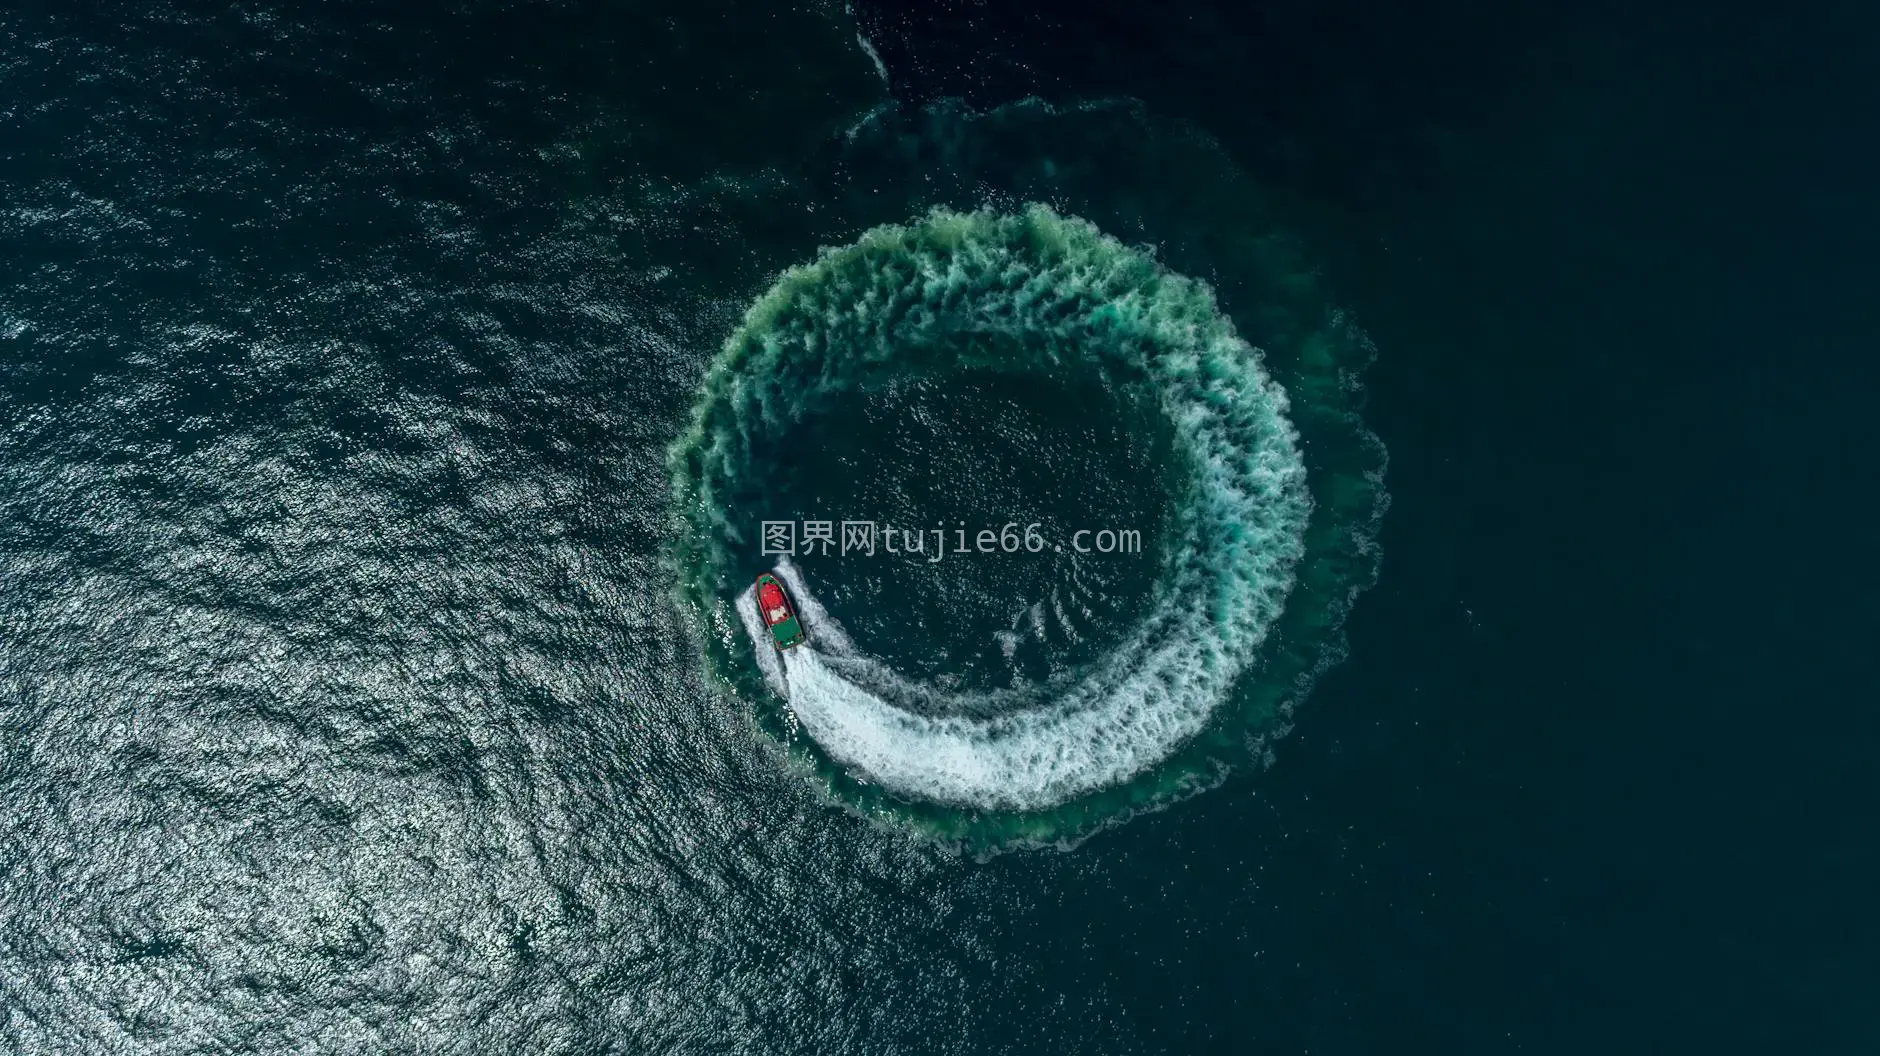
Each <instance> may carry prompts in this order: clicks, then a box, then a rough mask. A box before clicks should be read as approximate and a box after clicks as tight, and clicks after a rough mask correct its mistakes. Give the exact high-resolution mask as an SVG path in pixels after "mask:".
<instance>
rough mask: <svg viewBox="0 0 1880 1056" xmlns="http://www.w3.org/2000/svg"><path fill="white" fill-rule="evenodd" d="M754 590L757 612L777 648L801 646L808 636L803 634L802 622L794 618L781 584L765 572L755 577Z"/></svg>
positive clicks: (791, 607)
mask: <svg viewBox="0 0 1880 1056" xmlns="http://www.w3.org/2000/svg"><path fill="white" fill-rule="evenodd" d="M756 590H757V611H758V612H760V613H763V615H764V626H766V627H769V628H770V636H771V637H772V638H774V639H776V642H777V648H779V649H788V648H790V647H792V646H797V645H802V644H803V641H804V639H805V638H807V637H808V635H805V634H804V633H803V624H802V621H800V620H798V619H797V618H796V608H795V607H794V606H792V605H791V604H790V596H789V595H788V594H785V593H784V592H783V584H782V583H780V582H778V581H777V577H776V576H773V575H771V574H770V573H768V572H766V573H764V574H763V575H761V576H758V577H757V587H756Z"/></svg>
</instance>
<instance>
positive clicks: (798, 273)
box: [671, 204, 1313, 811]
mask: <svg viewBox="0 0 1880 1056" xmlns="http://www.w3.org/2000/svg"><path fill="white" fill-rule="evenodd" d="M977 337H1015V338H1022V340H1017V341H978V340H973V338H977ZM1065 369H1094V370H1097V371H1100V372H1103V373H1105V374H1108V375H1112V376H1115V377H1117V378H1126V379H1146V383H1147V384H1148V385H1150V386H1152V388H1153V390H1154V392H1155V394H1156V397H1157V399H1158V401H1159V403H1160V406H1161V409H1162V411H1163V413H1164V414H1165V415H1166V416H1167V418H1168V420H1169V422H1170V424H1171V426H1172V428H1173V433H1174V438H1175V446H1176V450H1177V453H1178V456H1179V457H1180V458H1181V460H1182V462H1183V463H1184V465H1185V467H1186V470H1187V473H1188V477H1187V479H1186V480H1184V481H1181V482H1179V486H1180V487H1181V488H1182V489H1183V501H1182V502H1181V503H1180V504H1179V507H1178V513H1177V517H1176V523H1175V526H1174V531H1173V537H1174V539H1175V543H1174V545H1173V547H1172V548H1171V553H1172V555H1173V556H1172V558H1171V560H1170V561H1169V562H1168V565H1167V567H1166V569H1165V570H1164V573H1163V581H1162V584H1161V589H1159V590H1158V591H1157V592H1156V596H1155V599H1154V601H1153V603H1152V604H1151V606H1150V608H1149V609H1148V611H1146V612H1145V613H1144V614H1143V615H1142V617H1141V619H1140V622H1139V623H1138V624H1137V625H1136V626H1135V628H1134V629H1133V631H1131V632H1130V633H1129V634H1128V635H1127V636H1126V638H1125V639H1124V640H1123V641H1122V642H1121V643H1119V644H1118V645H1117V646H1115V647H1114V648H1113V649H1111V650H1110V651H1108V652H1107V653H1106V654H1104V655H1103V656H1102V657H1101V658H1100V659H1098V660H1096V661H1093V662H1092V663H1090V664H1088V665H1086V666H1085V667H1083V668H1081V669H1079V670H1077V671H1075V672H1073V673H1072V674H1071V675H1070V676H1068V677H1066V678H1064V679H1061V680H1058V681H1056V682H1054V683H1053V685H1052V686H1051V687H1049V690H1048V692H1043V693H1040V692H1038V691H1035V690H988V691H975V692H970V693H964V692H949V691H947V690H944V689H941V688H939V687H936V686H933V685H930V684H926V683H924V682H920V681H917V680H914V679H909V678H906V677H903V676H902V675H901V674H900V673H898V672H896V671H895V670H894V669H893V668H891V667H890V666H888V665H886V664H885V663H883V662H882V661H880V660H879V659H877V658H875V657H871V656H870V655H868V654H867V653H866V652H865V651H864V650H862V649H860V648H859V647H857V646H856V644H855V643H854V642H852V641H850V640H849V639H848V637H847V636H846V635H844V634H842V633H840V629H839V627H837V626H836V625H835V624H834V621H832V620H830V619H828V617H827V614H826V613H822V612H821V611H820V606H818V605H817V604H816V601H815V597H814V593H813V591H812V590H811V589H810V585H809V584H807V583H806V582H804V581H803V580H802V579H801V577H800V576H798V575H796V574H795V573H794V571H793V570H788V569H786V574H787V575H789V576H790V577H791V578H792V583H791V585H792V586H793V587H794V588H795V593H796V595H797V597H798V600H799V603H800V604H801V605H802V606H803V608H804V610H805V612H804V615H805V618H806V622H807V623H808V624H809V626H810V627H811V629H812V633H813V634H814V640H813V642H812V643H811V644H810V645H809V646H806V647H803V648H799V649H797V650H794V651H792V652H790V653H788V654H786V655H785V656H784V657H783V660H782V663H781V665H778V664H776V662H775V657H774V656H773V655H772V654H770V653H769V652H768V651H769V650H770V649H771V646H770V643H769V640H768V636H767V635H766V634H764V633H762V632H763V629H762V626H761V624H760V623H758V622H757V621H756V620H755V615H756V614H755V612H754V611H752V610H751V608H750V603H749V600H748V597H746V596H745V595H746V594H747V592H746V591H743V590H741V589H740V588H741V586H742V584H741V583H738V582H735V581H736V577H734V576H731V575H730V574H729V573H730V570H731V569H732V567H733V565H734V564H735V562H734V560H733V553H734V550H735V549H736V548H739V547H744V546H748V544H749V542H750V540H748V539H747V532H748V526H747V525H746V524H745V523H744V522H743V521H742V520H740V519H739V510H738V503H737V502H736V501H735V497H736V496H737V495H738V494H739V493H740V491H741V490H742V489H746V488H748V487H749V484H750V476H751V474H752V473H753V471H754V466H755V461H756V455H755V450H756V448H757V447H758V446H759V445H760V443H761V441H762V439H763V438H765V437H768V436H774V435H776V434H777V433H778V432H779V431H780V430H781V429H783V428H785V427H787V426H788V425H790V424H792V423H795V422H797V421H800V420H802V419H803V418H805V417H806V416H809V415H812V414H814V413H815V411H816V409H817V407H818V405H819V404H820V403H821V402H822V401H824V400H826V399H828V398H830V397H832V396H834V395H836V394H838V393H841V392H845V391H848V390H851V389H854V388H856V387H859V386H865V385H870V384H875V383H879V382H881V381H883V380H885V379H887V378H891V377H900V376H904V375H907V374H917V375H934V374H945V373H946V372H951V371H962V370H1010V371H1038V372H1056V371H1060V370H1065ZM1288 411H1289V406H1288V400H1287V396H1286V393H1285V392H1284V391H1283V390H1282V389H1281V387H1280V385H1279V384H1278V383H1277V382H1275V381H1274V380H1273V378H1272V377H1271V376H1269V374H1268V373H1267V371H1266V370H1265V369H1264V367H1263V364H1262V358H1261V354H1260V353H1259V352H1258V351H1257V350H1256V349H1254V348H1253V347H1252V346H1251V345H1250V344H1248V342H1246V341H1245V340H1243V339H1242V338H1241V337H1240V336H1239V334H1238V333H1237V332H1236V330H1235V327H1234V324H1233V322H1232V321H1231V320H1230V319H1229V318H1228V317H1227V315H1226V314H1225V313H1224V312H1222V311H1221V309H1220V307H1219V306H1218V305H1217V303H1216V301H1215V298H1214V296H1213V294H1212V292H1211V291H1210V290H1209V288H1208V287H1207V286H1206V285H1204V284H1203V283H1200V282H1198V281H1196V280H1194V279H1191V278H1187V277H1184V276H1181V275H1178V274H1175V273H1173V272H1171V271H1170V270H1168V269H1167V268H1165V267H1163V266H1161V265H1160V264H1159V263H1158V262H1157V261H1156V260H1155V258H1154V257H1153V256H1152V255H1151V254H1150V253H1149V252H1147V251H1146V250H1143V249H1138V248H1133V247H1130V246H1126V245H1124V244H1123V243H1121V242H1119V241H1117V240H1116V239H1114V238H1110V237H1108V236H1106V235H1104V234H1103V233H1102V232H1100V231H1098V230H1097V228H1096V227H1095V226H1093V225H1091V224H1090V223H1088V222H1085V221H1083V220H1080V219H1077V218H1075V217H1068V216H1062V215H1059V214H1058V213H1056V212H1054V211H1053V210H1051V209H1050V208H1047V207H1045V206H1042V205H1036V204H1032V205H1029V206H1026V207H1024V208H1022V209H1019V210H1016V211H1011V212H998V211H993V210H978V211H971V212H955V211H948V210H944V209H939V210H935V211H933V212H931V213H930V214H928V215H927V216H926V217H924V218H923V219H921V220H919V221H917V222H915V223H912V224H906V225H895V224H891V225H884V226H880V227H877V228H874V229H872V230H869V231H868V232H866V233H865V234H864V235H862V236H861V237H860V238H859V239H857V240H856V241H855V242H854V243H852V244H850V245H847V246H843V247H840V248H835V249H829V250H825V251H824V252H823V254H822V255H821V256H820V258H819V259H817V260H816V261H814V262H812V263H809V264H806V265H802V266H799V267H796V268H793V269H790V270H789V271H787V272H786V273H785V274H784V275H783V276H782V277H781V278H780V279H779V280H778V281H777V283H776V284H775V285H774V286H773V287H772V288H771V289H770V290H769V291H768V292H767V293H765V294H764V295H763V296H762V297H760V298H759V299H758V300H757V301H756V303H754V304H753V305H752V306H751V308H750V310H749V311H748V312H747V313H746V315H745V318H744V321H743V323H742V325H741V326H739V327H738V328H737V330H736V331H735V332H734V333H733V334H732V335H731V337H730V338H729V339H728V340H727V342H726V344H725V346H724V349H723V351H722V352H721V353H720V355H719V356H718V358H717V359H716V360H715V361H714V363H713V364H712V366H711V368H710V370H709V371H708V373H707V375H706V379H705V383H704V386H703V391H702V393H701V396H700V398H699V400H698V402H697V404H696V405H695V410H694V415H693V420H692V423H691V425H690V427H689V428H688V429H687V431H686V432H685V434H684V435H682V436H681V437H680V439H679V440H678V441H677V442H676V443H675V444H674V446H673V449H672V455H671V462H672V470H673V487H674V496H675V499H676V501H677V503H678V506H679V509H680V511H681V514H682V516H683V517H684V518H685V519H686V521H687V524H688V529H689V530H688V533H687V538H686V539H685V541H684V542H682V543H681V547H680V548H681V557H682V560H683V561H684V562H685V564H686V565H687V566H688V567H690V568H692V569H694V570H695V571H696V572H697V573H698V574H699V575H700V577H701V580H700V581H701V582H704V583H709V584H715V585H716V587H715V589H716V590H717V591H722V592H734V593H733V594H732V596H733V597H734V598H736V599H738V600H737V601H736V602H735V604H736V605H737V606H738V608H739V611H740V615H741V616H742V621H741V622H742V623H743V624H744V627H745V629H746V631H747V636H748V638H749V641H750V643H751V646H752V648H753V650H754V656H755V659H756V661H757V663H758V664H759V665H760V666H761V668H762V670H763V672H764V674H765V676H766V680H767V681H768V682H769V684H770V685H771V687H772V688H773V689H774V690H776V691H778V692H779V693H781V694H782V695H784V696H785V697H786V698H787V699H788V701H789V705H790V708H791V711H792V712H793V713H794V716H795V718H796V719H797V721H798V722H800V723H801V726H802V729H803V730H804V731H806V732H807V733H808V734H809V736H811V737H812V738H814V739H815V741H816V742H817V743H818V744H819V745H820V746H821V747H822V749H823V750H824V751H825V752H826V753H827V754H828V755H829V756H830V757H832V758H833V759H835V760H837V761H838V762H840V763H841V764H843V765H844V766H846V767H848V768H850V769H851V770H853V771H855V772H856V773H858V774H859V775H861V776H863V777H865V778H866V779H868V780H871V781H873V782H876V783H878V784H880V785H882V786H884V787H886V788H888V789H890V790H892V791H894V792H897V793H899V794H902V795H905V796H909V797H914V798H917V799H921V800H926V801H930V802H933V803H939V804H948V805H953V806H960V807H971V808H979V809H995V810H1020V811H1030V810H1041V809H1045V808H1050V807H1053V806H1057V805H1059V804H1063V803H1065V802H1067V801H1069V800H1072V799H1075V798H1076V797H1078V796H1080V795H1083V794H1085V793H1088V792H1090V791H1092V790H1094V789H1098V788H1102V787H1105V786H1111V785H1116V784H1119V783H1122V782H1125V781H1127V780H1128V779H1129V778H1131V777H1132V776H1134V775H1136V774H1139V773H1141V772H1142V771H1144V770H1145V769H1148V768H1150V767H1153V766H1154V765H1155V764H1156V763H1158V762H1160V761H1161V760H1163V759H1164V758H1166V757H1167V756H1168V755H1169V754H1170V753H1171V752H1173V751H1174V750H1175V749H1176V748H1177V747H1178V746H1179V745H1181V744H1182V743H1183V742H1184V741H1185V740H1187V739H1189V738H1191V737H1193V736H1194V735H1195V734H1196V733H1197V732H1198V731H1200V730H1201V729H1202V727H1203V726H1204V725H1205V724H1206V723H1207V721H1208V718H1209V716H1210V714H1211V713H1212V712H1213V711H1214V710H1215V709H1216V708H1217V707H1218V706H1219V705H1220V704H1221V703H1222V701H1224V700H1225V699H1226V698H1227V696H1228V695H1229V693H1230V692H1231V691H1232V689H1233V687H1234V685H1235V683H1236V681H1237V680H1239V679H1240V678H1241V676H1242V675H1243V674H1245V673H1246V671H1247V669H1248V667H1249V665H1250V664H1253V663H1255V662H1257V658H1258V656H1259V651H1260V649H1259V647H1260V645H1261V643H1262V642H1263V641H1264V639H1265V638H1266V636H1267V634H1268V632H1269V630H1270V629H1271V627H1272V626H1273V624H1274V621H1275V620H1276V619H1277V618H1278V617H1279V615H1280V614H1281V612H1282V611H1283V608H1284V605H1285V601H1286V598H1287V595H1288V593H1289V591H1290V590H1291V589H1292V587H1293V584H1294V573H1295V568H1296V567H1297V565H1298V563H1299V561H1300V559H1301V558H1302V556H1303V555H1304V552H1305V537H1306V529H1307V525H1308V523H1309V521H1310V519H1311V514H1312V508H1313V501H1312V498H1311V496H1310V493H1309V490H1308V488H1307V486H1306V470H1305V464H1304V461H1303V459H1302V457H1301V454H1300V450H1299V442H1298V436H1297V434H1296V432H1295V430H1294V428H1293V425H1292V423H1291V422H1290V421H1289V418H1288ZM719 597H720V599H721V600H722V599H723V593H720V594H719ZM949 697H952V698H958V699H945V698H949Z"/></svg>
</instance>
